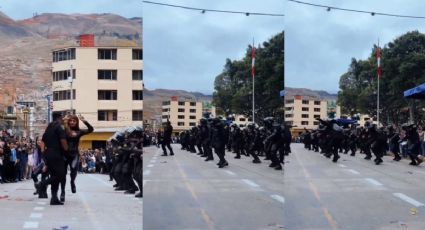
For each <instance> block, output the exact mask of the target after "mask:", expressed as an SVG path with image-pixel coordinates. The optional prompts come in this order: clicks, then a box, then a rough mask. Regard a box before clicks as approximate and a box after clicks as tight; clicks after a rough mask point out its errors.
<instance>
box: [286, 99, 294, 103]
mask: <svg viewBox="0 0 425 230" xmlns="http://www.w3.org/2000/svg"><path fill="white" fill-rule="evenodd" d="M285 103H286V104H293V103H294V99H291V100H286V101H285Z"/></svg>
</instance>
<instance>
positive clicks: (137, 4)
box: [0, 0, 143, 20]
mask: <svg viewBox="0 0 425 230" xmlns="http://www.w3.org/2000/svg"><path fill="white" fill-rule="evenodd" d="M118 2H119V4H117V3H118ZM141 2H142V0H89V1H88V0H60V1H59V0H1V1H0V11H2V12H3V13H5V14H6V15H8V16H9V17H11V18H12V19H15V20H21V19H26V18H31V17H32V16H33V14H34V13H38V14H42V13H64V14H73V13H80V14H89V13H113V14H118V15H121V16H124V17H126V18H132V17H142V12H143V10H142V3H141Z"/></svg>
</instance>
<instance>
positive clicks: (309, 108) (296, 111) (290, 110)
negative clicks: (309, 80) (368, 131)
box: [285, 95, 341, 135]
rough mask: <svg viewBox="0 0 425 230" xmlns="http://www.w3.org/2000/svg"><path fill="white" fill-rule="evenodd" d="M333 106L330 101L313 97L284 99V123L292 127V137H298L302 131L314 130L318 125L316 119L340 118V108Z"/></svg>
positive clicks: (296, 96) (297, 96) (299, 96)
mask: <svg viewBox="0 0 425 230" xmlns="http://www.w3.org/2000/svg"><path fill="white" fill-rule="evenodd" d="M334 105H335V103H333V101H331V100H326V99H321V98H318V97H314V96H301V95H295V96H293V97H290V98H286V99H285V123H286V124H288V125H292V126H293V128H292V133H293V134H294V135H298V134H299V133H301V132H303V130H304V129H309V130H311V129H315V128H317V126H318V125H319V122H318V121H317V120H316V119H317V118H321V119H324V120H325V119H328V118H337V117H340V114H341V111H340V107H339V106H334ZM330 116H333V117H330Z"/></svg>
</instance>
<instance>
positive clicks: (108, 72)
mask: <svg viewBox="0 0 425 230" xmlns="http://www.w3.org/2000/svg"><path fill="white" fill-rule="evenodd" d="M97 79H99V80H117V70H112V69H99V70H97Z"/></svg>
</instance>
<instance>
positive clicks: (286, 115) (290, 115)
mask: <svg viewBox="0 0 425 230" xmlns="http://www.w3.org/2000/svg"><path fill="white" fill-rule="evenodd" d="M292 117H294V114H285V118H292Z"/></svg>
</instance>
